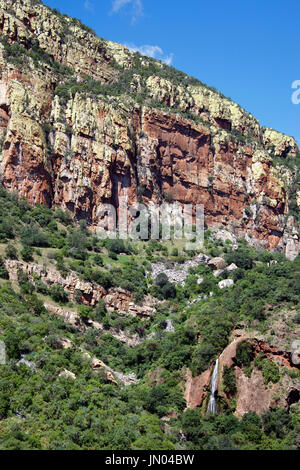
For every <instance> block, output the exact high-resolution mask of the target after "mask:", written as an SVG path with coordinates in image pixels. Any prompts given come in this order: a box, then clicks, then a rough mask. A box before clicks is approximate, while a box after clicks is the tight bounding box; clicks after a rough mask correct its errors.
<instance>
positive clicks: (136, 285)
mask: <svg viewBox="0 0 300 470" xmlns="http://www.w3.org/2000/svg"><path fill="white" fill-rule="evenodd" d="M0 238H1V245H0V248H1V258H0V340H2V341H4V343H5V345H6V352H7V357H8V361H7V363H6V365H2V366H0V369H1V374H0V448H1V449H128V450H129V449H165V450H166V449H174V448H177V447H178V446H182V448H183V449H187V450H189V449H224V448H238V449H248V448H249V449H269V448H276V449H277V448H278V449H279V448H296V447H297V441H296V438H295V429H296V428H297V426H299V416H298V415H297V411H296V408H295V409H293V407H292V408H291V410H290V412H289V413H287V412H286V411H284V410H279V411H278V409H276V410H275V409H274V410H270V411H269V412H267V413H266V414H265V415H264V416H263V417H262V418H260V417H258V416H256V415H252V414H250V415H249V416H248V415H246V417H244V418H243V420H242V421H238V420H237V419H236V418H235V417H234V416H233V415H232V410H230V409H229V408H228V406H227V407H226V406H223V407H222V410H223V414H222V415H220V416H216V417H210V418H207V417H205V416H204V415H203V414H201V412H200V411H198V410H197V411H193V410H187V411H185V412H184V409H185V402H184V399H183V392H182V389H181V388H180V386H179V384H180V383H181V382H182V380H183V368H187V367H189V368H190V369H191V370H192V372H193V374H200V373H201V372H203V371H204V370H206V369H207V368H208V367H209V366H210V365H211V364H212V363H213V361H215V359H216V358H217V356H218V355H219V354H220V352H221V351H222V350H223V349H224V348H225V347H226V346H227V344H228V341H229V336H230V334H231V332H232V330H233V329H234V328H236V327H237V325H238V324H239V323H240V322H244V323H245V324H246V325H248V326H250V327H251V326H252V325H255V327H256V328H261V330H262V331H263V329H264V328H265V325H266V322H268V315H267V311H266V309H265V305H266V304H269V305H274V307H275V306H278V305H280V306H285V307H289V306H290V305H294V306H296V309H298V307H299V286H300V283H299V275H300V268H299V258H297V260H295V261H294V262H293V263H292V262H288V261H286V260H285V258H284V257H283V256H282V255H280V254H272V253H267V252H264V251H262V250H256V249H253V248H250V247H248V246H247V245H246V244H245V243H243V242H241V243H240V244H239V248H238V250H236V251H232V250H231V248H230V243H229V242H227V243H222V242H218V241H216V240H214V239H213V238H212V236H211V233H210V232H209V231H207V232H206V234H205V248H204V250H205V251H206V252H207V253H213V254H215V255H221V256H225V257H226V261H227V262H228V263H232V262H235V263H236V264H237V266H238V270H237V271H235V272H234V274H233V277H234V279H235V285H234V287H233V288H232V289H230V290H224V291H221V290H220V289H219V288H218V286H217V283H218V282H219V279H220V278H218V279H216V278H215V277H214V275H213V273H212V272H211V270H210V269H209V268H208V267H207V266H206V265H205V264H204V263H203V264H199V266H197V267H194V268H191V269H190V270H189V274H188V277H187V278H186V281H185V285H184V286H183V285H181V284H178V285H175V284H173V283H171V282H169V281H168V278H167V277H166V275H165V274H164V273H162V274H160V275H159V276H157V277H156V278H155V279H151V275H150V274H149V273H150V271H151V264H150V262H153V261H156V260H157V261H158V260H160V261H161V260H164V261H165V262H166V263H168V262H170V261H171V260H173V261H174V260H177V261H178V262H179V263H180V262H182V261H185V259H187V253H185V251H184V250H183V249H182V247H180V245H179V244H178V245H172V244H171V245H166V244H163V243H161V242H158V241H155V240H149V241H148V242H130V243H129V242H127V241H126V242H124V241H123V240H118V239H116V240H100V239H98V238H97V237H96V236H95V235H94V234H93V233H92V232H90V231H89V230H88V228H87V226H86V223H85V222H84V221H81V222H80V223H79V224H76V223H75V222H73V221H72V218H71V216H70V214H69V213H66V212H63V211H62V210H61V209H58V210H54V209H53V210H52V209H49V208H47V207H45V206H40V205H37V206H34V207H31V206H30V205H29V204H28V203H27V202H26V201H25V200H24V199H19V198H18V197H17V196H16V195H15V194H10V193H7V192H6V191H5V190H4V189H2V188H0ZM111 255H113V258H112V257H111ZM272 259H275V260H276V261H277V264H275V265H273V264H272V265H271V266H269V261H271V260H272ZM6 260H8V261H10V262H11V260H12V261H14V262H15V261H19V262H26V263H32V262H34V263H36V264H39V265H41V266H44V268H43V269H45V270H47V269H49V268H51V269H57V270H58V271H59V272H60V274H61V275H62V276H66V275H67V274H70V273H73V274H76V275H77V276H78V278H79V279H82V280H85V281H88V282H91V283H94V284H98V285H100V286H102V287H103V288H104V289H110V288H111V287H118V288H122V289H125V290H127V291H129V292H131V293H132V294H133V296H134V301H135V302H136V303H143V298H144V296H145V295H148V294H151V295H152V296H154V297H155V298H156V299H157V301H158V302H159V303H157V305H156V314H155V315H153V316H151V317H149V318H148V317H147V318H144V319H141V318H139V317H136V318H134V317H131V316H126V315H122V314H120V312H118V311H108V309H107V307H106V304H105V302H104V301H103V300H102V299H100V301H99V302H98V304H97V305H94V306H92V305H88V303H87V301H86V299H85V298H84V295H83V292H82V291H81V290H80V289H78V288H77V289H76V290H75V292H74V296H73V298H72V297H71V296H70V293H69V292H66V290H65V289H64V288H63V287H62V286H61V285H60V284H58V283H57V284H56V283H52V284H49V283H48V282H47V281H45V280H43V279H41V278H40V277H39V276H38V275H36V274H32V275H30V274H29V273H27V272H25V270H24V269H20V267H19V269H18V272H17V281H16V282H8V272H7V269H6V267H5V262H6ZM32 260H33V261H32ZM227 276H228V275H227V274H224V276H223V277H221V279H222V278H226V277H227ZM199 277H201V278H202V279H203V282H201V283H198V282H197V281H198V279H199ZM199 296H201V297H202V300H201V301H198V302H196V303H192V304H191V305H190V304H189V302H191V301H193V299H195V298H197V297H199ZM71 299H72V302H71ZM44 303H47V304H49V303H50V304H52V305H54V306H57V307H60V308H62V309H64V308H65V309H67V310H68V311H77V312H78V314H79V315H80V318H81V321H82V322H83V325H84V328H81V329H80V328H79V329H78V328H77V327H76V326H73V325H71V324H69V323H67V322H65V321H64V320H63V319H62V318H60V317H56V316H54V315H52V314H50V313H49V312H48V311H47V310H46V308H45V307H44ZM296 318H297V314H296V313H295V314H294V315H293V318H292V322H293V324H296V323H295V321H294V319H296ZM167 319H171V320H172V324H173V326H174V332H166V331H165V328H166V320H167ZM90 320H93V321H94V322H99V323H100V324H101V325H102V328H103V329H96V328H95V327H94V326H92V325H91V323H90ZM116 332H119V333H121V332H122V333H123V334H125V335H127V336H128V337H130V336H131V335H137V336H138V338H140V341H139V342H138V343H137V345H136V346H135V347H132V346H129V345H127V344H126V343H122V342H120V340H119V339H117V337H116ZM63 339H64V340H65V339H67V340H68V341H69V342H70V344H71V345H72V346H71V347H70V348H68V349H63V348H62V346H61V341H62V340H63ZM85 353H88V355H89V356H90V357H96V358H99V359H100V360H101V361H103V362H104V363H105V364H107V365H108V366H109V367H111V369H112V370H115V371H118V372H122V373H123V374H130V373H134V374H135V376H136V377H137V379H138V380H139V382H138V383H137V384H132V385H130V386H128V387H124V386H122V385H121V384H119V385H115V384H113V383H111V382H110V381H109V379H108V378H107V376H106V375H105V373H104V371H103V370H100V371H95V370H93V368H92V365H91V360H90V359H88V357H87V355H86V354H85ZM22 357H23V358H26V361H28V362H25V363H24V362H21V363H19V361H20V359H21V358H22ZM254 363H255V364H254ZM26 364H29V365H26ZM236 365H238V366H240V367H242V368H243V370H244V372H245V373H246V374H247V375H249V374H250V373H251V370H252V368H253V367H254V365H255V366H256V367H257V368H259V369H260V370H262V373H263V376H264V379H265V383H266V385H267V384H268V383H275V382H277V381H278V380H279V379H280V376H281V372H280V371H279V370H278V366H277V365H276V364H275V363H274V362H272V361H269V360H267V359H266V358H264V357H263V358H256V361H255V360H254V355H253V351H252V347H251V345H250V344H249V343H248V342H243V343H241V344H240V345H239V347H238V350H237V355H236ZM63 370H68V371H70V372H72V373H73V374H75V376H76V379H72V378H68V377H65V376H59V374H60V372H61V371H63ZM223 388H224V391H225V393H226V394H227V396H228V397H229V398H230V399H232V401H233V402H234V396H235V394H236V383H235V376H234V370H233V368H230V369H228V368H225V370H224V374H223ZM112 409H114V413H113V414H112V412H111V410H112ZM169 412H172V413H173V415H174V416H177V417H176V418H172V419H171V421H170V423H169V428H168V429H169V431H168V433H166V432H165V426H164V421H161V418H163V417H164V416H167V415H168V413H169ZM20 416H23V418H20ZM278 419H280V420H283V422H284V423H285V424H284V426H285V429H286V433H285V434H284V435H281V434H280V430H279V426H278V421H277V420H278ZM181 430H182V431H183V432H184V434H185V436H186V438H187V440H186V441H184V442H183V441H180V435H181V434H180V431H181Z"/></svg>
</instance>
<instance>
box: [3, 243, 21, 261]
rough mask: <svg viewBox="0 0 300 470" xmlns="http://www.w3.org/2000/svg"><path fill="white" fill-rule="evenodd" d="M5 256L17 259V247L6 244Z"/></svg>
mask: <svg viewBox="0 0 300 470" xmlns="http://www.w3.org/2000/svg"><path fill="white" fill-rule="evenodd" d="M5 257H6V258H9V259H18V252H17V249H16V248H15V247H14V246H13V245H7V247H6V248H5Z"/></svg>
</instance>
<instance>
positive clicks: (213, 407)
mask: <svg viewBox="0 0 300 470" xmlns="http://www.w3.org/2000/svg"><path fill="white" fill-rule="evenodd" d="M218 372H219V359H217V361H216V365H215V368H214V371H213V374H212V376H211V387H210V391H211V393H210V398H209V403H208V408H207V413H210V414H213V415H215V414H216V412H217V403H216V396H215V395H216V391H217V388H218Z"/></svg>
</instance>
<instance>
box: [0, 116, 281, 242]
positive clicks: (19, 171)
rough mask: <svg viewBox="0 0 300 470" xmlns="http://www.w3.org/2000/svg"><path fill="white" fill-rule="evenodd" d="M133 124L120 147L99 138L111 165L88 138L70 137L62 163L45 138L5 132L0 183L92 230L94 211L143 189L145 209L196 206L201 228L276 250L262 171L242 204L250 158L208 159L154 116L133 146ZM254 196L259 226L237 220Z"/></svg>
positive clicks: (190, 129) (272, 194) (204, 143)
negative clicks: (261, 200)
mask: <svg viewBox="0 0 300 470" xmlns="http://www.w3.org/2000/svg"><path fill="white" fill-rule="evenodd" d="M1 117H2V123H3V125H5V126H7V125H8V122H9V116H8V114H7V113H5V111H4V109H2V110H1V114H0V118H1ZM106 117H107V116H105V115H101V113H99V122H98V123H97V126H98V128H100V129H101V128H102V123H104V120H105V118H106ZM140 117H141V116H139V115H137V114H134V115H133V116H131V122H129V123H128V126H129V125H130V126H132V128H133V132H132V133H131V135H129V131H128V128H126V127H124V128H123V129H121V131H122V135H123V139H124V143H122V142H121V143H120V144H119V145H118V146H117V147H115V146H114V142H113V135H112V136H111V137H110V135H109V134H108V135H107V137H106V145H107V146H108V148H109V151H110V152H111V158H110V159H109V160H107V161H105V162H103V159H102V158H103V157H101V158H99V157H98V156H97V155H95V153H94V151H93V143H94V136H91V135H83V134H82V133H79V134H78V133H77V134H75V135H71V138H72V139H74V138H76V146H77V150H76V151H75V152H74V153H73V154H72V157H71V158H70V159H69V161H66V158H65V151H66V150H65V148H63V147H62V148H61V149H57V150H56V153H55V154H53V155H52V156H51V152H49V149H47V139H49V136H46V135H44V134H43V133H42V131H41V130H40V129H39V128H37V127H36V128H34V130H33V131H32V129H31V131H30V134H29V135H28V134H26V120H24V127H25V129H23V130H22V132H20V130H19V129H18V128H17V127H16V128H15V129H10V130H9V133H8V137H7V140H6V144H5V150H4V158H3V176H2V182H3V184H4V186H5V187H6V188H7V189H9V190H14V191H17V192H18V193H19V194H20V195H22V196H25V197H26V198H27V199H28V200H29V201H30V202H32V203H38V202H39V203H43V204H48V205H49V206H51V205H54V204H56V205H60V206H62V207H63V208H65V209H68V210H70V211H71V212H73V214H74V216H75V217H77V218H78V219H81V218H85V219H86V220H87V221H88V222H89V223H90V224H91V225H92V226H96V225H97V223H98V220H97V208H98V207H99V206H100V205H101V204H102V203H105V202H110V203H112V204H113V205H115V206H116V207H118V205H119V198H120V196H121V195H122V194H124V191H125V190H126V192H127V195H128V199H129V204H132V203H135V202H136V201H137V200H138V197H139V196H138V187H139V186H140V185H144V187H145V191H144V193H143V194H144V196H143V202H145V203H146V204H147V203H149V201H153V202H155V203H159V202H162V201H163V199H164V198H167V199H171V200H172V201H177V202H179V203H181V204H194V205H195V204H203V205H204V210H205V217H206V224H207V226H208V227H213V228H214V227H223V228H227V229H229V230H231V231H233V232H234V233H235V234H236V235H238V236H243V235H244V234H245V233H249V234H251V235H252V236H253V237H254V238H255V239H258V240H261V241H263V242H265V246H266V247H267V248H271V249H273V248H275V247H276V246H277V244H278V242H279V241H280V239H281V238H282V235H283V226H282V224H281V219H280V217H281V216H282V215H283V214H284V213H285V210H286V206H285V202H284V200H282V192H281V193H280V194H278V192H277V193H276V189H274V188H276V186H275V185H274V184H273V182H272V177H271V175H270V165H269V166H268V164H267V163H266V164H264V165H263V167H264V170H265V174H266V176H264V177H263V178H261V179H260V180H259V181H257V182H256V183H255V187H254V191H255V194H254V195H253V196H252V197H251V198H250V201H249V199H247V200H246V191H245V182H246V179H247V175H248V173H249V171H250V170H251V165H252V156H251V151H250V150H249V154H247V153H246V154H244V155H239V156H238V157H237V155H236V152H237V151H238V148H237V147H235V146H234V145H233V144H230V143H229V144H226V145H225V144H224V145H223V146H221V148H220V149H219V151H218V153H217V154H215V153H214V152H213V150H212V148H211V136H210V134H209V132H208V131H207V130H206V129H205V128H204V127H201V126H196V125H195V124H192V123H191V122H189V121H187V120H185V119H181V118H178V117H176V116H174V115H168V114H165V113H161V112H159V111H154V110H148V111H147V112H146V113H145V115H144V119H143V121H144V122H143V132H145V133H146V136H145V137H143V138H140V137H139V132H140ZM60 134H61V133H60ZM60 134H59V133H58V132H54V133H53V137H52V139H54V140H55V139H56V140H57V139H58V137H61V138H62V137H63V138H64V139H65V140H66V141H69V139H70V137H67V136H66V135H65V134H61V135H60ZM128 147H129V148H128ZM49 153H50V155H49ZM125 159H127V164H126V165H125ZM78 168H80V174H79V171H78ZM79 179H80V180H81V181H79ZM262 191H264V193H265V195H266V197H268V198H270V199H275V200H276V207H275V208H273V207H270V206H267V205H262V206H261V207H260V219H259V222H255V221H254V220H253V219H252V218H250V217H248V218H247V217H244V210H245V207H246V206H249V204H251V202H253V201H254V200H255V199H256V198H257V196H258V195H259V194H260V193H262ZM251 199H252V201H251Z"/></svg>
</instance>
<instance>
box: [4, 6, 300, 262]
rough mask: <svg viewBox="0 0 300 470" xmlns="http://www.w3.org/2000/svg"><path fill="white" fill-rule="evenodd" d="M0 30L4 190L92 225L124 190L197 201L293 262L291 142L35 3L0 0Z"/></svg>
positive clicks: (214, 223)
mask: <svg viewBox="0 0 300 470" xmlns="http://www.w3.org/2000/svg"><path fill="white" fill-rule="evenodd" d="M0 33H1V42H0V138H1V140H0V144H1V146H0V150H1V154H0V161H1V164H0V171H1V181H2V184H3V185H4V187H5V188H6V189H9V190H11V191H17V192H18V193H19V194H21V195H23V196H25V197H26V198H27V199H28V200H29V201H30V202H32V203H42V204H48V205H49V206H55V205H60V206H61V207H62V208H64V209H68V210H69V211H71V212H72V213H73V215H74V216H75V217H76V218H77V219H79V220H80V219H85V220H86V221H87V222H88V223H89V224H90V225H91V226H92V227H96V226H97V223H98V216H97V208H98V207H99V205H100V204H101V203H102V202H111V203H113V204H114V205H115V206H116V207H118V204H119V198H120V196H121V195H122V194H123V193H125V192H126V193H127V194H128V197H129V202H131V203H132V202H136V201H138V200H139V201H142V202H144V203H146V204H147V203H149V201H153V202H157V203H159V202H162V201H163V200H164V199H167V200H172V201H178V202H180V203H182V204H183V203H195V204H196V203H198V204H204V207H205V215H206V223H207V226H208V227H210V228H212V229H219V228H226V229H228V230H230V231H231V232H232V233H234V234H235V235H236V236H238V237H245V236H246V237H247V239H248V241H250V240H251V241H252V242H253V243H255V244H260V245H262V246H264V247H265V248H267V249H280V250H285V251H286V254H287V256H288V257H289V258H290V259H294V258H295V257H296V256H297V254H298V252H299V230H298V226H297V222H296V218H297V211H298V209H299V203H300V198H299V183H298V176H297V168H296V162H298V161H299V160H298V159H299V149H298V147H297V145H296V143H295V141H294V139H293V138H291V137H288V136H285V135H283V134H280V133H278V132H276V131H274V130H272V129H265V128H262V127H261V126H260V125H259V123H258V121H257V120H256V119H255V118H254V117H253V116H252V115H250V114H248V113H247V112H246V111H244V110H243V109H242V108H241V107H240V106H238V105H237V104H235V103H233V102H232V101H231V100H229V99H226V98H225V97H224V96H222V95H221V94H220V93H218V92H217V91H216V90H214V89H212V88H209V87H207V86H205V85H204V84H202V83H201V82H199V81H197V80H195V79H192V78H191V77H188V76H186V75H185V74H183V73H181V72H178V71H176V70H174V69H172V68H170V67H167V66H165V65H164V64H162V63H160V62H157V61H154V60H152V59H148V58H146V57H142V56H140V55H138V54H134V53H131V52H130V51H128V50H127V49H126V48H125V47H123V46H121V45H118V44H113V43H111V42H108V41H104V40H102V39H100V38H98V37H97V36H96V35H95V34H94V32H93V31H91V30H89V28H87V27H85V26H83V25H82V24H81V23H80V22H79V21H78V20H76V19H72V18H68V17H66V16H65V15H60V14H59V13H58V12H56V11H52V10H50V9H49V8H48V7H46V6H44V5H43V4H42V3H40V2H39V1H35V0H16V1H12V0H6V1H2V0H1V1H0ZM297 204H298V206H297ZM291 208H293V210H291Z"/></svg>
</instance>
